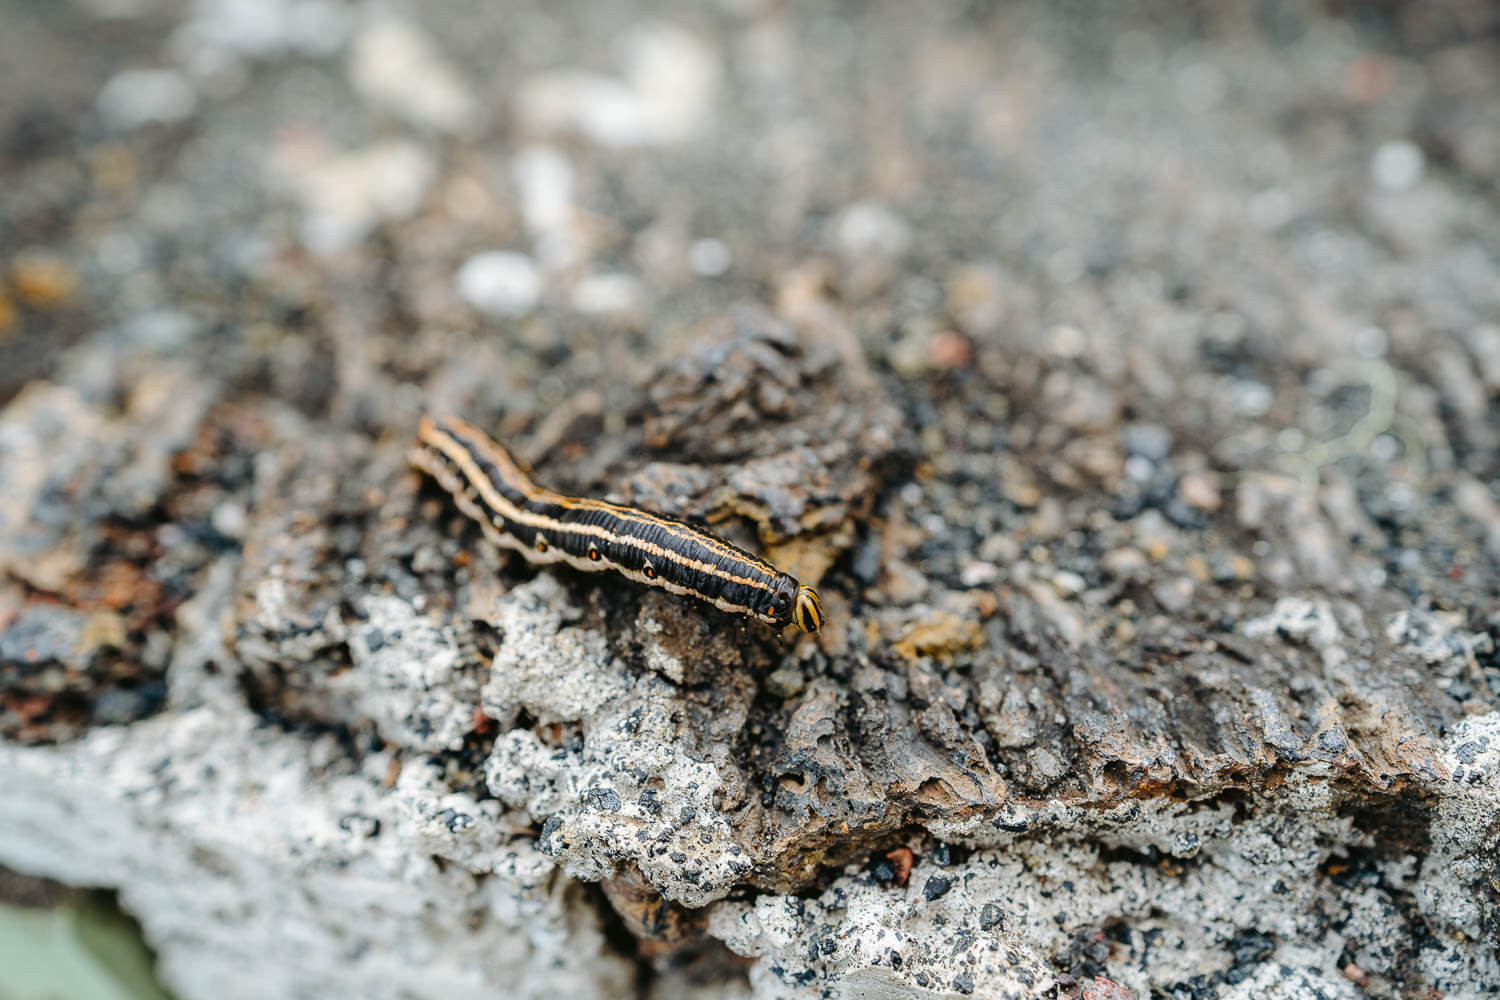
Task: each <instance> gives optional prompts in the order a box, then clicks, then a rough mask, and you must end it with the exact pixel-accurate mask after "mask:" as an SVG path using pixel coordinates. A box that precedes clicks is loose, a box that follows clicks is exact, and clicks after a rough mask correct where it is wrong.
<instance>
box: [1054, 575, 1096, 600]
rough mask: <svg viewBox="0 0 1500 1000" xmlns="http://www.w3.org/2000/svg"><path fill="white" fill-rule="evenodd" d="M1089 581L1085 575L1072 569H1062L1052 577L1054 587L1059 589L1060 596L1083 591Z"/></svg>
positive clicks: (1072, 594) (1070, 595) (1056, 589)
mask: <svg viewBox="0 0 1500 1000" xmlns="http://www.w3.org/2000/svg"><path fill="white" fill-rule="evenodd" d="M1087 586H1088V583H1087V582H1086V581H1085V580H1084V578H1083V577H1081V576H1079V575H1078V574H1077V573H1074V572H1072V571H1071V570H1062V571H1061V572H1059V573H1056V574H1054V575H1053V577H1052V589H1053V590H1055V591H1057V594H1058V596H1059V597H1072V596H1074V595H1075V594H1081V593H1083V589H1084V588H1085V587H1087Z"/></svg>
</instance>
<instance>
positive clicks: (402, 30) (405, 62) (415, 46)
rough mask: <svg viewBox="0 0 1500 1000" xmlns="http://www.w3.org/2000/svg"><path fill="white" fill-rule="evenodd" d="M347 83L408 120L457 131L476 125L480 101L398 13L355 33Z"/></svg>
mask: <svg viewBox="0 0 1500 1000" xmlns="http://www.w3.org/2000/svg"><path fill="white" fill-rule="evenodd" d="M349 84H350V86H352V87H353V88H354V91H355V93H357V94H359V95H360V97H362V98H364V99H365V100H366V101H368V102H369V103H370V104H373V105H375V106H376V107H379V108H383V109H385V110H387V111H389V112H391V113H392V114H394V115H397V116H398V117H400V118H403V119H405V120H406V121H407V122H408V123H409V124H412V125H416V126H419V127H421V128H430V129H434V130H436V131H439V132H446V133H450V134H455V135H472V134H474V133H475V132H477V131H478V127H479V124H480V120H481V115H480V108H479V104H478V102H477V101H476V100H475V99H474V97H473V96H472V95H471V94H470V93H469V90H468V87H467V86H466V85H465V83H464V81H463V80H462V78H460V77H459V75H458V73H457V72H456V71H455V70H454V69H453V68H452V67H451V66H449V65H448V63H447V62H446V61H445V60H444V59H443V56H442V54H441V53H439V52H438V50H437V47H436V46H435V45H434V44H433V42H432V40H431V39H430V38H428V37H427V36H426V35H425V34H423V33H422V32H421V31H420V30H419V29H418V28H417V27H416V26H415V25H412V24H410V23H409V22H407V21H405V20H403V19H401V18H397V17H392V16H382V17H379V18H376V19H375V20H373V21H371V22H370V23H369V24H367V25H366V26H365V28H364V29H363V30H362V31H361V32H360V33H359V36H358V37H357V38H355V40H354V44H353V46H352V47H351V49H350V53H349Z"/></svg>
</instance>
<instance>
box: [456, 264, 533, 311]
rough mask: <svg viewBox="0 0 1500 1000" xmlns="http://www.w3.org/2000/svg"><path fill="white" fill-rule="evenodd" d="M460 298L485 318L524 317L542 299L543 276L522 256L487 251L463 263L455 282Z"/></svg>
mask: <svg viewBox="0 0 1500 1000" xmlns="http://www.w3.org/2000/svg"><path fill="white" fill-rule="evenodd" d="M455 283H456V285H457V288H458V294H459V297H460V298H462V299H463V300H464V301H465V302H467V303H469V305H471V306H473V307H474V308H475V309H478V310H479V311H480V312H482V313H484V314H485V315H486V316H492V317H494V318H497V319H510V318H514V317H517V316H524V315H526V314H527V313H529V312H531V311H532V310H533V309H535V308H536V307H537V303H538V302H539V301H541V297H542V276H541V274H540V273H539V272H538V271H537V268H536V265H535V264H533V263H532V261H531V258H530V257H527V256H526V255H525V254H522V253H516V252H514V251H511V250H488V251H486V252H484V253H480V254H475V255H474V256H473V257H470V258H469V259H468V260H466V261H464V264H463V266H462V267H460V268H459V269H458V275H457V277H456V278H455Z"/></svg>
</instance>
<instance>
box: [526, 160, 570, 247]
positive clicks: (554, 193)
mask: <svg viewBox="0 0 1500 1000" xmlns="http://www.w3.org/2000/svg"><path fill="white" fill-rule="evenodd" d="M511 174H512V176H513V177H514V178H515V181H516V191H517V193H518V194H519V195H520V200H521V217H522V218H523V219H525V220H526V228H527V229H529V230H530V231H531V232H533V233H549V232H555V231H557V230H559V229H563V228H565V227H567V226H568V225H569V224H570V223H571V222H572V221H573V167H572V165H571V164H570V163H568V160H567V157H565V156H563V155H562V154H561V153H559V152H558V151H557V150H555V149H553V148H552V147H550V146H535V147H533V148H531V149H525V150H522V151H521V152H520V153H517V154H516V159H515V163H514V164H512V166H511Z"/></svg>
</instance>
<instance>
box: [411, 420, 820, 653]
mask: <svg viewBox="0 0 1500 1000" xmlns="http://www.w3.org/2000/svg"><path fill="white" fill-rule="evenodd" d="M411 462H412V464H413V465H415V466H416V467H417V468H419V469H421V470H422V471H423V472H426V473H427V474H428V475H430V476H432V477H433V479H435V480H437V482H438V484H439V485H440V486H442V487H443V489H445V490H447V491H448V492H449V493H451V494H452V495H453V499H454V502H455V503H456V504H457V505H458V509H459V510H461V511H463V512H464V513H465V514H467V515H468V516H469V517H472V518H473V519H474V520H475V521H478V522H479V526H480V529H481V530H482V531H483V532H484V535H485V537H486V538H488V539H489V540H490V541H492V542H494V543H495V544H496V545H500V546H504V547H505V548H509V549H514V550H516V551H517V552H519V553H521V554H522V555H523V556H525V557H526V559H528V560H529V561H531V562H533V563H553V562H565V563H567V564H569V565H570V566H573V567H574V568H576V569H581V570H585V571H587V572H602V571H608V572H614V573H618V574H619V575H621V576H623V577H626V578H627V579H630V580H634V581H636V582H637V583H644V584H646V585H647V586H651V587H661V588H662V589H663V590H667V591H670V592H671V593H674V594H687V595H688V596H690V597H696V598H698V599H699V600H702V601H707V602H708V603H710V604H712V605H714V606H715V607H717V608H719V609H720V610H722V611H728V612H730V613H732V614H740V615H747V616H749V617H752V618H755V619H758V620H759V621H763V622H765V623H766V624H768V625H778V626H785V625H796V626H797V627H798V628H799V629H801V630H802V631H804V632H816V631H817V630H818V629H820V628H821V627H822V626H823V606H822V605H821V604H820V603H819V601H818V595H817V594H816V593H815V592H814V591H813V589H812V588H811V587H804V586H803V585H801V584H800V583H798V582H797V581H796V579H794V578H793V577H792V576H791V574H789V573H783V572H781V571H780V570H778V569H777V568H776V567H775V566H772V565H771V564H770V563H768V562H766V561H765V560H764V559H761V558H759V557H758V556H753V555H751V554H750V553H748V552H746V551H744V550H743V549H741V548H738V547H737V546H734V545H731V544H729V543H728V542H726V541H724V540H723V539H721V538H716V537H715V536H713V535H711V534H709V533H708V532H707V531H704V530H703V529H702V528H695V527H694V526H692V525H691V524H687V523H686V522H683V521H679V520H677V519H676V518H671V517H666V516H664V515H662V514H653V513H650V512H649V511H644V510H638V509H637V508H634V507H625V506H622V505H620V504H613V503H607V502H606V501H603V500H588V499H582V498H579V497H569V496H564V495H562V494H561V493H555V492H553V491H552V490H549V489H545V488H544V487H541V486H538V485H536V484H535V483H533V482H532V481H531V478H530V477H529V476H528V475H527V474H526V473H525V472H524V471H523V470H522V468H521V466H520V465H519V464H518V463H517V462H516V461H515V460H514V459H512V458H511V457H510V455H509V454H508V453H507V452H506V451H505V449H504V448H502V447H500V445H499V444H497V443H496V442H495V441H493V440H492V439H490V437H489V436H488V435H486V434H485V433H484V432H483V431H481V430H479V429H478V428H477V427H474V426H473V425H471V424H468V423H466V422H464V421H462V420H459V419H457V418H455V417H441V418H437V419H433V418H432V417H423V418H422V420H421V422H420V424H419V425H418V427H417V438H416V442H415V443H414V444H413V446H412V451H411Z"/></svg>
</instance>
